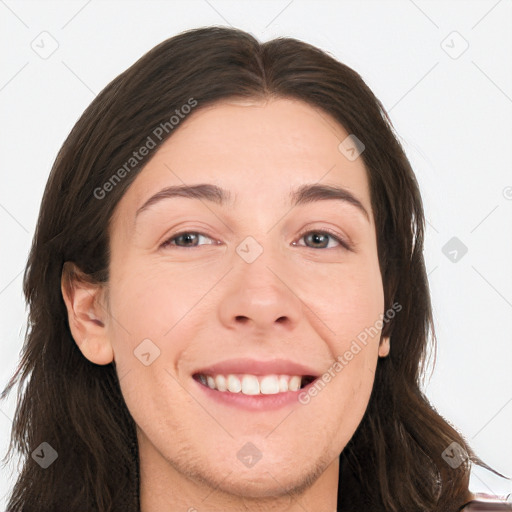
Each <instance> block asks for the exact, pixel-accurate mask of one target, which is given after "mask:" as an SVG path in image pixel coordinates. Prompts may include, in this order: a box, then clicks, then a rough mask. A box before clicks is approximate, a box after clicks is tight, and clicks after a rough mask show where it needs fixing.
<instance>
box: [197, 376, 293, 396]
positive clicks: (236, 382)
mask: <svg viewBox="0 0 512 512" xmlns="http://www.w3.org/2000/svg"><path fill="white" fill-rule="evenodd" d="M198 380H199V381H200V382H202V383H203V384H204V385H206V386H208V387H209V388H210V389H216V390H218V391H223V392H225V391H229V392H231V393H240V392H241V393H242V394H244V395H259V394H262V395H275V394H277V393H285V392H287V391H297V390H299V389H300V386H301V383H302V377H301V376H299V375H291V376H290V375H265V376H257V375H249V374H244V375H233V374H229V375H227V376H225V375H215V376H213V375H199V376H198Z"/></svg>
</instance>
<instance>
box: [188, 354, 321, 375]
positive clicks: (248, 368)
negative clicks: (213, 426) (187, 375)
mask: <svg viewBox="0 0 512 512" xmlns="http://www.w3.org/2000/svg"><path fill="white" fill-rule="evenodd" d="M235 373H247V374H250V375H272V374H277V375H299V376H306V375H307V376H312V377H315V378H316V377H318V375H319V372H317V371H316V370H314V369H313V368H310V367H308V366H305V365H303V364H300V363H296V362H294V361H290V360H287V359H271V360H267V361H264V360H256V359H229V360H225V361H220V362H218V363H215V364H211V365H209V366H205V367H203V368H200V369H198V370H196V371H194V372H193V375H197V374H203V375H216V374H221V375H229V374H235Z"/></svg>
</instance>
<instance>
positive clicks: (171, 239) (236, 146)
mask: <svg viewBox="0 0 512 512" xmlns="http://www.w3.org/2000/svg"><path fill="white" fill-rule="evenodd" d="M347 136H348V133H347V132H346V131H345V130H344V129H343V128H342V127H341V126H340V125H338V124H337V123H336V122H335V121H334V120H333V119H332V118H330V117H329V116H328V115H327V114H326V113H324V112H320V111H318V110H316V109H314V108H312V107H311V106H309V105H307V104H305V103H302V102H299V101H292V100H287V99H278V100H272V101H268V102H253V103H242V102H237V101H234V100H233V101H229V102H222V103H217V104H215V105H214V106H212V107H208V108H204V109H202V110H197V111H196V112H194V113H192V114H190V115H189V117H188V118H187V119H185V120H184V121H182V124H181V125H180V126H179V129H177V130H176V131H175V133H174V134H173V135H172V137H171V138H170V139H168V140H167V141H166V142H165V144H164V145H163V146H161V147H160V148H159V150H158V151H157V152H156V153H155V154H154V156H153V157H152V159H151V160H150V161H149V162H148V163H147V165H146V166H145V168H144V169H143V170H142V171H141V173H140V174H139V175H138V176H137V178H136V179H135V181H134V182H133V184H132V185H131V187H130V188H129V189H128V191H127V192H126V193H125V195H124V196H123V198H122V199H121V201H120V203H119V204H118V206H117V208H116V211H115V213H114V216H113V217H112V222H111V226H110V230H111V260H110V279H109V284H108V310H109V312H110V317H109V318H108V319H106V321H105V329H106V333H107V335H106V338H108V340H109V343H110V344H111V348H112V354H113V357H114V359H115V363H116V367H117V371H118V374H119V377H120V379H121V380H120V383H121V388H122V393H123V395H124V397H125V400H126V403H127V406H128V408H129V410H130V412H131V414H132V416H133V418H134V420H135V422H136V424H137V427H138V437H139V443H140V454H141V461H142V462H141V465H142V466H143V467H145V468H148V467H157V466H158V467H160V468H162V472H167V474H169V472H173V473H174V474H175V475H182V476H186V477H187V478H189V479H191V480H192V481H195V482H199V483H207V484H209V485H211V486H212V487H216V488H218V489H219V490H221V491H226V492H230V493H236V494H238V495H245V496H252V497H259V496H261V497H263V496H271V495H273V494H277V493H280V492H282V489H288V490H292V489H299V488H301V486H302V487H304V486H307V485H309V483H311V482H312V481H314V480H316V479H317V478H318V477H319V476H320V475H322V474H324V473H325V472H326V471H327V470H329V468H334V469H335V470H336V471H337V458H338V456H339V454H340V452H341V451H342V450H343V448H344V447H345V445H346V444H347V442H348V441H349V440H350V438H351V437H352V435H353V433H354V431H355V430H356V428H357V426H358V425H359V423H360V421H361V419H362V416H363V414H364V412H365V409H366V407H367V404H368V401H369V396H370V392H371V389H372V385H373V381H374V373H375V369H376V365H377V362H378V357H379V356H385V355H386V354H387V342H386V340H384V342H382V343H380V344H379V342H380V341H381V336H380V329H379V327H382V325H381V324H379V319H381V318H382V314H383V313H384V299H383V287H382V279H381V274H380V269H379V262H378V255H377V245H376V233H375V224H374V220H373V214H372V208H371V202H370V195H369V188H368V179H367V174H366V170H365V167H364V164H363V161H362V158H356V159H355V160H354V159H353V158H352V159H349V158H347V156H346V154H345V153H344V152H342V151H340V150H339V149H338V146H339V144H340V142H341V141H343V140H344V139H346V137H347ZM198 184H210V185H214V186H216V187H219V188H221V189H223V190H224V195H225V197H224V198H223V201H222V202H221V201H220V194H212V193H210V194H208V190H206V192H205V190H204V189H202V190H199V192H197V193H196V195H195V197H189V196H187V194H186V193H182V195H173V194H172V191H171V190H170V189H169V187H182V186H185V185H186V186H194V185H198ZM310 186H317V187H318V186H320V187H337V188H338V189H341V195H337V196H335V195H332V194H331V195H330V196H328V195H326V193H325V189H324V190H323V192H322V190H319V189H312V190H311V191H309V192H305V193H304V190H305V188H306V187H310ZM301 187H302V189H301ZM166 189H168V190H167V191H165V190H166ZM197 190H198V189H196V191H197ZM300 190H302V191H303V194H302V195H300ZM161 191H165V192H161ZM210 192H211V191H210ZM189 195H190V194H189ZM370 328H373V331H372V332H373V336H369V337H368V336H367V337H366V341H365V342H364V343H363V342H362V341H358V340H361V338H362V336H361V333H363V332H368V329H370ZM356 346H357V347H358V349H357V348H356ZM350 354H351V356H350ZM336 363H338V364H336ZM329 375H330V378H329ZM201 376H202V377H201ZM308 377H315V378H316V380H314V381H313V382H310V383H309V384H308V382H309V381H310V380H311V378H308ZM209 384H210V385H214V386H215V387H216V389H211V388H210V387H209ZM226 386H228V389H227V390H225V388H226ZM240 386H242V390H241V391H240V389H239V388H240ZM300 386H303V388H302V389H297V388H298V387H300ZM304 386H305V387H304ZM313 389H315V390H316V391H314V390H313ZM253 393H255V394H253ZM156 478H158V476H156Z"/></svg>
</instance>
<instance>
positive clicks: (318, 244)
mask: <svg viewBox="0 0 512 512" xmlns="http://www.w3.org/2000/svg"><path fill="white" fill-rule="evenodd" d="M329 238H330V239H331V240H334V241H335V242H336V243H337V244H338V245H339V246H341V247H343V248H344V249H347V250H351V245H350V244H349V243H348V242H347V241H346V240H344V239H343V238H342V237H341V236H339V235H338V234H336V233H333V232H331V231H329V230H328V229H326V230H312V231H306V232H305V233H303V234H302V235H301V237H300V239H301V240H302V239H305V240H308V241H309V242H310V243H312V244H313V246H310V248H311V249H334V248H336V247H332V246H331V247H329ZM326 244H327V245H326ZM292 245H299V244H297V243H296V242H294V243H293V244H292ZM300 245H302V244H300Z"/></svg>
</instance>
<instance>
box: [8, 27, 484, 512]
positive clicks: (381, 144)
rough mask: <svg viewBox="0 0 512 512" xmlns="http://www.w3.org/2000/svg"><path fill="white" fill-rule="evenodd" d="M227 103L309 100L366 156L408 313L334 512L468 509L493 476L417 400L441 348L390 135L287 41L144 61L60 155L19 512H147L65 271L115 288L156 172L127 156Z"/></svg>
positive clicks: (128, 421) (114, 398) (413, 205)
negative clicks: (140, 180)
mask: <svg viewBox="0 0 512 512" xmlns="http://www.w3.org/2000/svg"><path fill="white" fill-rule="evenodd" d="M230 97H239V98H240V97H241V98H256V99H265V98H269V97H288V98H294V99H299V100H303V101H305V102H307V103H308V104H310V105H313V106H315V107H318V108H319V109H321V110H323V111H325V112H326V113H328V114H330V115H331V116H332V117H333V118H334V119H336V120H337V121H338V122H339V123H340V124H341V125H342V126H343V127H344V128H345V129H346V130H347V132H348V133H350V134H354V135H355V136H356V137H357V138H358V139H360V140H361V141H363V143H364V145H365V150H364V152H363V153H362V155H361V157H362V158H363V160H364V163H365V166H366V169H367V173H368V179H369V183H370V192H371V201H372V207H373V211H374V216H375V223H376V232H377V244H378V256H379V263H380V269H381V274H382V278H383V286H384V295H385V309H386V310H388V309H389V308H390V307H391V306H392V304H394V303H399V304H400V305H401V307H402V309H401V311H400V313H399V314H398V315H396V317H395V318H394V319H393V320H391V321H390V322H387V323H386V324H385V326H384V328H383V333H382V334H383V336H388V335H389V336H391V351H390V354H389V356H388V357H387V358H384V359H380V360H379V362H378V365H377V370H376V376H375V384H374V387H373V392H372V395H371V398H370V402H369V404H368V408H367V411H366V413H365V416H364V418H363V420H362V422H361V424H360V425H359V427H358V429H357V431H356V432H355V434H354V436H353V437H352V439H351V440H350V442H349V444H348V445H347V446H346V448H345V449H344V450H343V452H342V453H341V455H340V463H341V464H340V478H339V488H338V508H339V509H341V510H364V511H366V512H368V511H386V512H390V511H393V512H398V511H404V510H407V511H439V512H441V511H442V512H450V511H455V510H457V509H458V508H459V507H460V506H461V505H462V504H463V503H464V502H465V501H467V497H468V483H469V471H470V461H473V462H475V463H477V464H479V465H482V466H484V467H487V468H488V466H487V465H485V463H483V462H482V461H481V460H480V459H479V458H478V457H476V455H475V454H474V453H473V452H472V450H471V448H470V447H469V446H468V444H467V442H466V441H465V440H464V439H463V437H462V436H461V435H460V434H459V433H458V432H457V431H456V430H455V429H454V428H453V427H452V426H450V425H449V424H448V423H447V421H445V420H444V419H443V418H442V417H441V416H440V415H439V414H438V413H437V412H436V411H435V410H434V408H433V407H432V405H431V404H430V403H429V402H428V400H427V398H426V397H425V395H424V394H423V393H422V391H421V389H420V385H421V382H420V380H421V377H422V375H423V371H424V368H423V366H424V363H425V359H426V357H427V355H428V354H429V353H430V351H431V350H432V349H434V345H435V335H434V330H433V322H432V312H431V304H430V294H429V289H428V281H427V276H426V272H425V265H424V259H423V237H424V215H423V207H422V202H421V197H420V193H419V188H418V184H417V182H416V179H415V176H414V173H413V171H412V169H411V166H410V164H409V162H408V160H407V158H406V156H405V154H404V151H403V149H402V147H401V145H400V143H399V142H398V140H397V138H396V136H395V135H394V132H393V128H392V125H391V122H390V120H389V118H388V116H387V114H386V112H385V111H384V108H383V106H382V105H381V103H380V102H379V100H378V99H377V98H376V97H375V96H374V95H373V93H372V92H371V91H370V89H369V88H368V87H367V86H366V84H365V83H364V81H363V80H362V79H361V77H360V76H359V75H358V74H357V73H356V72H354V71H353V70H352V69H350V68H349V67H347V66H345V65H343V64H341V63H339V62H338V61H336V60H335V59H333V58H332V57H330V56H329V55H328V54H326V53H324V52H323V51H321V50H319V49H317V48H315V47H313V46H310V45H308V44H306V43H304V42H301V41H298V40H295V39H291V38H278V39H274V40H272V41H269V42H266V43H264V44H261V43H259V42H258V41H257V40H256V39H255V38H253V37H252V36H251V35H249V34H247V33H245V32H242V31H240V30H236V29H229V28H221V27H209V28H201V29H196V30H191V31H187V32H184V33H182V34H180V35H177V36H175V37H172V38H170V39H168V40H166V41H164V42H162V43H161V44H159V45H158V46H156V47H155V48H153V49H152V50H151V51H149V52H148V53H147V54H145V55H144V56H143V57H142V58H140V59H139V60H138V61H137V62H135V64H133V65H132V66H131V67H130V68H128V69H127V70H126V71H125V72H123V73H122V74H120V75H119V76H118V77H117V78H115V79H114V80H113V81H112V82H111V83H110V84H108V85H107V87H105V89H103V91H102V92H101V93H100V94H98V96H97V97H96V98H95V99H94V101H93V102H92V103H91V105H90V106H89V107H88V108H87V109H86V111H85V112H84V113H83V115H82V116H81V118H80V119H79V121H78V122H77V123H76V125H75V126H74V128H73V130H72V131H71V133H70V134H69V136H68V138H67V139H66V141H65V142H64V144H63V146H62V148H61V150H60V151H59V154H58V156H57V158H56V161H55V163H54V165H53V168H52V171H51V174H50V177H49V180H48V183H47V186H46V189H45V192H44V197H43V200H42V204H41V209H40V212H39V219H38V224H37V229H36V232H35V236H34V240H33V245H32V248H31V252H30V256H29V259H28V264H27V267H26V271H25V275H24V282H23V284H24V293H25V297H26V300H27V302H28V306H29V327H28V330H27V334H26V340H25V344H24V346H23V350H22V359H21V363H20V366H19V368H18V370H17V371H16V373H15V375H14V376H13V377H12V379H11V381H10V382H9V384H8V385H7V387H6V389H5V390H4V392H3V396H5V395H6V394H7V393H8V392H9V391H10V390H11V389H12V387H13V386H14V385H15V384H16V383H18V384H19V391H18V393H19V396H18V404H17V409H16V414H15V419H14V424H13V429H12V437H11V445H10V448H9V453H8V455H9V454H12V452H13V451H14V450H17V451H19V452H20V454H21V456H22V459H23V467H22V470H21V473H20V475H19V478H18V480H17V482H16V484H15V486H14V489H13V492H12V495H11V497H10V502H9V506H8V508H9V510H10V511H12V512H17V511H24V512H28V511H35V510H37V511H43V510H44V511H56V510H67V511H85V510H87V511H102V512H104V511H123V512H132V511H133V512H135V511H137V510H138V508H139V502H138V490H139V477H138V452H137V440H136V434H135V425H134V421H133V419H132V417H131V416H130V413H129V411H128V409H127V407H126V404H125V402H124V400H123V396H122V394H121V391H120V387H119V380H118V375H117V372H116V368H115V364H114V363H112V364H109V365H105V366H98V365H95V364H93V363H91V362H89V361H88V360H87V359H86V358H85V357H83V356H82V354H81V352H80V351H79V349H78V348H77V346H76V344H75V342H74V341H73V338H72V336H71V333H70V330H69V326H68V321H67V313H66V309H65V306H64V302H63V299H62V296H61V288H60V283H61V275H62V273H63V271H64V272H65V271H66V267H65V266H64V263H65V262H67V261H70V262H74V263H75V264H76V265H77V266H78V268H79V269H80V270H81V271H82V272H84V273H85V274H86V275H87V276H88V279H90V280H92V281H94V282H103V283H105V282H107V281H108V276H109V237H108V227H109V222H110V219H111V216H112V212H113V210H114V208H115V206H116V204H117V203H118V201H119V200H120V198H121V197H122V196H123V194H124V193H125V192H126V190H127V188H128V187H129V186H130V184H131V183H132V181H133V179H134V178H135V177H136V175H137V173H138V172H140V171H141V169H142V168H143V167H144V165H145V164H146V163H147V160H148V159H149V157H150V156H149V157H148V158H147V159H146V160H141V161H140V162H137V163H136V164H135V165H132V164H133V162H132V164H131V165H130V166H129V167H127V166H126V163H127V162H129V161H130V158H131V157H132V155H133V151H134V150H136V149H138V148H140V147H142V146H143V145H148V144H147V143H148V137H151V139H152V141H153V147H152V148H151V152H153V153H154V152H155V151H156V150H157V149H158V147H159V146H160V145H161V144H162V143H163V142H164V141H165V140H166V139H167V138H168V137H170V136H171V135H172V132H173V130H175V129H179V127H174V126H173V122H172V121H170V119H171V116H172V115H173V114H174V113H175V112H176V110H177V109H178V110H180V112H183V111H186V110H185V109H184V110H181V109H182V106H183V105H187V104H188V105H191V104H192V103H191V100H192V101H193V102H196V103H195V105H197V106H195V107H194V108H195V109H200V108H202V107H204V106H206V105H211V104H213V103H214V102H216V101H218V100H221V99H223V98H230ZM189 110H190V109H189ZM166 123H167V124H166ZM162 126H165V127H166V129H165V130H164V129H162V128H161V129H160V131H156V132H155V130H157V127H162ZM157 133H158V134H159V136H158V137H157V135H156V134H157ZM123 166H124V167H123ZM122 168H124V172H120V171H119V170H120V169H122ZM115 176H117V177H115ZM106 183H110V185H109V186H106V185H105V184H106ZM107 189H108V190H107ZM106 192H108V193H106ZM43 442H46V443H48V444H49V445H50V446H51V447H52V448H53V449H55V451H56V452H57V453H58V459H57V460H56V461H55V462H54V463H53V464H52V465H50V466H49V467H48V468H46V469H42V468H41V467H40V465H38V464H36V462H34V460H33V459H32V457H31V454H32V452H33V451H34V450H35V449H36V448H37V447H38V446H39V445H40V444H41V443H43ZM454 442H455V443H458V445H459V446H460V447H461V448H462V450H463V451H465V453H467V455H468V458H467V459H466V460H465V461H464V462H463V463H462V464H460V465H458V467H456V468H452V467H451V465H449V464H448V463H447V462H446V461H445V459H444V458H443V452H444V451H445V449H447V447H449V446H450V445H451V444H452V443H454ZM488 469H490V468H488Z"/></svg>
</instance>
